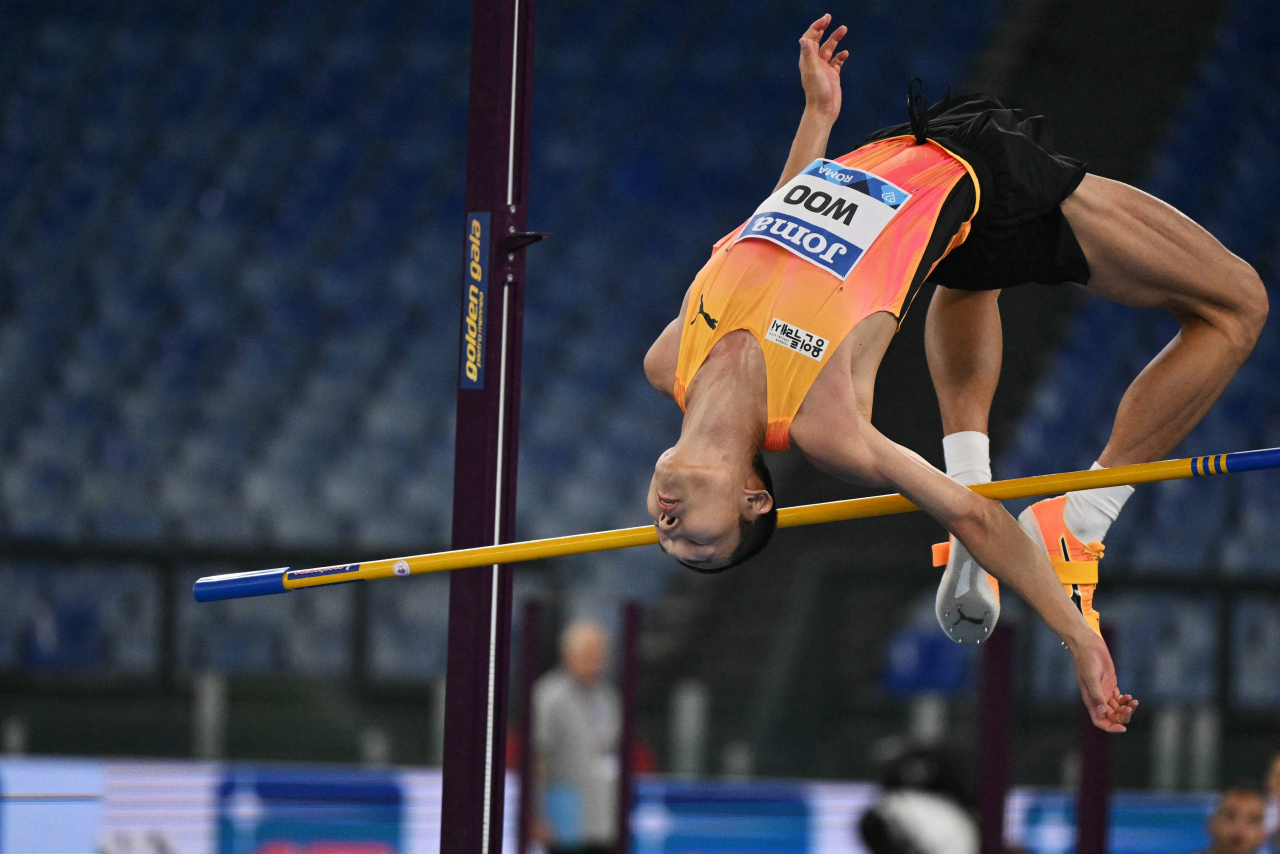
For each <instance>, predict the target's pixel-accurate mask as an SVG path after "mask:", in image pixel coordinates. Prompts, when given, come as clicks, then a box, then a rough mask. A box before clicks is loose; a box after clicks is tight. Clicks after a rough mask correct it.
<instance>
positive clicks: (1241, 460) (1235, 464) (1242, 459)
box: [1226, 448, 1280, 474]
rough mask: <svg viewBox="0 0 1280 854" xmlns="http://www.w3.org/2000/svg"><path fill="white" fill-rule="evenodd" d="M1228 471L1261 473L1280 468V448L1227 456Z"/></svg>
mask: <svg viewBox="0 0 1280 854" xmlns="http://www.w3.org/2000/svg"><path fill="white" fill-rule="evenodd" d="M1226 466H1227V471H1229V472H1231V473H1232V474H1234V473H1235V472H1238V471H1260V470H1262V469H1274V468H1280V448H1263V449H1262V450H1260V451H1239V452H1237V453H1234V454H1227V458H1226Z"/></svg>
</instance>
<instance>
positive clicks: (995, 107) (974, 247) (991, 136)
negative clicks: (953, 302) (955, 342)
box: [861, 95, 1089, 291]
mask: <svg viewBox="0 0 1280 854" xmlns="http://www.w3.org/2000/svg"><path fill="white" fill-rule="evenodd" d="M927 116H928V120H929V121H928V130H927V131H926V133H927V135H928V137H929V138H930V139H932V140H934V141H936V142H938V143H940V144H941V145H943V146H945V147H946V148H948V149H950V150H951V151H954V152H955V153H956V154H958V155H959V156H961V157H963V158H964V159H965V160H967V161H969V164H970V165H971V166H973V171H974V172H975V173H976V174H977V176H978V186H979V188H980V189H981V190H982V194H981V197H980V200H979V205H978V213H977V215H976V216H975V217H974V218H973V224H972V226H971V230H970V232H969V237H968V238H967V239H966V240H965V242H964V243H962V244H961V245H960V246H958V247H956V248H955V249H954V250H953V251H952V252H951V253H950V254H948V255H947V256H946V257H945V258H943V259H942V261H940V262H939V263H938V266H937V267H935V268H934V270H933V273H932V274H930V275H929V276H928V281H930V282H933V283H934V284H939V285H945V286H947V287H949V288H957V289H960V290H967V291H986V290H993V289H996V288H1012V287H1015V286H1017V285H1025V284H1028V283H1031V282H1036V283H1040V284H1046V285H1056V284H1062V283H1064V282H1077V283H1079V284H1082V285H1083V284H1087V283H1088V281H1089V262H1088V261H1087V260H1086V259H1085V256H1084V251H1083V250H1082V249H1081V248H1080V243H1079V242H1078V241H1077V240H1076V235H1075V232H1073V231H1072V230H1071V225H1070V223H1068V222H1067V218H1066V217H1065V216H1063V215H1062V210H1061V208H1060V207H1059V205H1061V204H1062V200H1063V199H1065V198H1066V197H1067V196H1069V195H1071V194H1072V192H1074V191H1075V189H1076V187H1078V186H1079V185H1080V182H1081V181H1082V180H1084V175H1085V165H1084V164H1083V163H1081V162H1080V161H1079V160H1075V159H1074V158H1071V157H1066V156H1064V155H1061V154H1058V153H1057V152H1055V151H1054V150H1053V144H1052V143H1051V142H1050V140H1049V133H1048V130H1047V129H1046V128H1045V125H1044V116H1027V115H1026V114H1025V113H1023V112H1022V111H1021V110H1010V109H1007V108H1005V106H1004V105H1003V104H1001V103H1000V102H999V101H998V100H996V99H995V98H993V97H991V96H990V95H967V96H963V97H959V98H947V99H945V100H943V101H941V102H939V103H937V104H934V105H933V106H932V107H930V108H929V111H928V113H927ZM911 133H912V130H911V126H910V125H905V124H904V125H897V126H896V127H891V128H884V129H883V130H878V131H876V132H875V133H873V134H871V135H870V136H868V137H866V138H865V139H863V140H862V143H861V144H862V145H867V144H868V143H872V142H876V141H877V140H881V139H888V138H889V137H893V136H905V135H909V134H911ZM968 184H969V182H968V181H962V182H961V185H962V186H959V187H957V189H958V190H961V192H959V193H954V195H956V196H957V197H956V198H955V199H954V200H953V199H950V198H949V199H948V200H947V201H948V204H947V205H945V206H944V211H943V213H944V214H947V213H950V214H951V215H949V216H947V215H944V216H941V217H939V221H938V229H936V230H935V232H943V233H944V234H945V238H946V240H947V241H949V240H950V238H951V236H952V235H954V234H955V233H956V229H957V228H958V227H959V222H955V223H954V224H953V223H952V222H951V221H952V220H955V219H957V217H959V221H961V222H962V221H963V218H964V217H967V216H968V211H971V210H973V202H972V189H971V188H969V187H968V186H967V185H968ZM966 189H967V190H968V193H967V194H966V193H964V192H963V190H966ZM963 195H968V198H969V207H968V209H967V210H966V211H965V212H964V213H963V215H962V216H961V215H960V208H961V207H962V202H961V199H960V196H963ZM953 201H954V204H953ZM948 208H949V209H950V211H948V210H947V209H948ZM947 229H950V230H949V231H948V230H947ZM935 236H937V235H936V234H935ZM932 243H933V241H931V244H932ZM942 245H943V246H945V243H943V244H942ZM931 248H932V246H931ZM926 254H928V253H926ZM925 269H926V270H927V269H928V267H925Z"/></svg>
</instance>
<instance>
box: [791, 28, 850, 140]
mask: <svg viewBox="0 0 1280 854" xmlns="http://www.w3.org/2000/svg"><path fill="white" fill-rule="evenodd" d="M829 26H831V16H830V15H829V14H828V15H823V16H822V17H821V18H819V19H818V20H816V21H814V22H813V24H812V25H810V27H809V29H808V30H806V31H805V34H804V35H803V36H802V37H801V38H800V82H801V83H802V84H804V97H805V107H806V109H809V110H813V111H815V112H816V113H818V114H819V115H821V116H822V117H823V118H825V119H827V120H828V121H831V122H835V120H836V117H837V116H839V115H840V66H842V65H844V61H845V60H846V59H848V58H849V51H847V50H842V51H840V52H839V53H836V45H838V44H839V43H840V39H842V38H844V36H845V33H847V32H849V28H848V27H845V26H839V27H836V28H835V30H833V31H832V33H831V35H830V37H829V38H828V39H827V40H826V42H825V43H824V42H823V41H822V36H823V34H824V33H825V32H826V31H827V27H829Z"/></svg>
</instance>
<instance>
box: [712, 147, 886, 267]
mask: <svg viewBox="0 0 1280 854" xmlns="http://www.w3.org/2000/svg"><path fill="white" fill-rule="evenodd" d="M909 198H911V194H910V193H908V192H907V191H906V190H903V189H902V188H901V187H897V186H894V185H893V184H890V183H889V182H887V181H885V180H883V179H881V178H878V177H876V176H875V175H872V174H871V173H870V172H864V171H862V170H861V169H853V168H851V167H848V166H841V165H840V164H839V163H836V162H835V161H832V160H822V159H819V160H815V161H813V163H811V164H810V165H809V166H808V168H806V169H805V170H804V171H803V172H801V173H800V174H799V175H797V176H796V177H794V178H792V179H791V180H790V181H788V182H787V183H786V184H784V185H782V186H781V187H780V188H778V190H777V191H776V192H775V193H774V194H773V195H771V196H770V197H769V198H767V199H765V200H764V203H763V204H761V205H760V207H758V208H756V212H755V213H754V214H753V215H752V217H751V219H750V220H749V221H748V222H747V224H746V225H745V226H744V227H743V229H742V232H741V234H739V235H738V240H751V239H758V240H768V241H771V242H773V243H776V244H777V245H778V246H781V247H782V248H784V249H786V250H787V251H789V252H792V253H794V254H796V255H798V256H800V257H801V258H803V259H805V260H806V261H808V262H810V263H811V264H814V265H816V266H818V267H821V268H822V269H824V270H826V271H827V272H829V273H831V274H833V275H834V276H836V277H837V278H839V279H845V278H847V277H848V275H849V272H850V271H851V270H853V268H854V266H855V265H856V264H857V263H858V260H859V259H860V258H861V257H862V255H863V253H864V252H866V250H867V249H869V248H870V247H871V244H872V243H873V242H875V239H876V238H877V237H879V236H880V232H882V231H884V229H885V227H886V226H888V224H889V221H890V220H892V219H893V217H894V215H895V214H897V212H898V211H899V210H900V209H901V207H902V205H903V203H905V202H906V201H907V199H909ZM735 242H736V241H735Z"/></svg>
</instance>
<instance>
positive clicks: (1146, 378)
mask: <svg viewBox="0 0 1280 854" xmlns="http://www.w3.org/2000/svg"><path fill="white" fill-rule="evenodd" d="M1062 212H1063V213H1064V214H1065V215H1066V217H1067V221H1068V222H1070V223H1071V228H1072V229H1073V230H1074V231H1075V234H1076V239H1077V240H1079V241H1080V246H1081V248H1082V249H1083V250H1084V254H1085V257H1086V258H1088V260H1089V269H1090V273H1091V277H1090V279H1089V283H1088V290H1089V291H1090V292H1091V293H1094V294H1097V295H1098V296H1101V297H1105V298H1107V299H1109V300H1112V301H1113V302H1118V303H1121V304H1123V305H1129V306H1135V307H1139V308H1159V309H1163V310H1165V311H1167V312H1169V313H1170V314H1171V315H1173V317H1174V318H1175V319H1176V320H1177V321H1178V323H1179V324H1180V325H1181V327H1182V328H1181V330H1180V331H1179V332H1178V334H1177V335H1175V336H1174V338H1173V340H1172V341H1170V342H1169V344H1168V346H1166V347H1165V348H1164V349H1163V350H1162V351H1161V352H1160V354H1159V355H1157V356H1156V357H1155V358H1154V359H1153V360H1152V361H1151V363H1150V364H1148V365H1147V367H1146V368H1144V369H1143V371H1142V373H1140V374H1139V375H1138V377H1137V378H1136V379H1135V380H1134V381H1133V383H1132V384H1131V385H1130V386H1129V389H1128V391H1126V392H1125V395H1124V397H1123V398H1122V399H1121V401H1120V408H1119V410H1118V411H1117V413H1116V420H1115V426H1114V427H1112V430H1111V438H1110V440H1109V441H1108V442H1107V447H1106V449H1105V450H1104V451H1103V453H1102V456H1101V457H1099V460H1098V461H1099V462H1100V463H1101V464H1102V465H1104V466H1118V465H1127V464H1130V463H1143V462H1149V461H1152V460H1158V459H1161V458H1163V457H1165V456H1166V455H1167V454H1168V453H1169V452H1170V451H1172V450H1173V448H1174V447H1176V446H1177V444H1178V443H1179V442H1180V441H1182V439H1183V438H1184V437H1185V436H1186V435H1187V434H1188V433H1189V432H1191V429H1192V428H1193V427H1195V425H1196V424H1197V423H1199V421H1200V419H1201V418H1203V417H1204V414H1205V413H1206V412H1207V411H1208V410H1209V407H1210V406H1212V405H1213V402H1214V401H1215V400H1217V399H1218V395H1220V394H1221V393H1222V390H1223V389H1224V388H1226V385H1227V383H1228V382H1230V380H1231V377H1232V376H1233V375H1234V374H1235V372H1236V369H1237V368H1239V367H1240V365H1242V364H1243V363H1244V361H1245V359H1247V358H1248V356H1249V354H1250V353H1251V352H1252V351H1253V346H1254V344H1255V343H1256V342H1257V340H1258V335H1259V334H1260V333H1261V332H1262V326H1263V324H1264V323H1265V322H1266V318H1267V291H1266V288H1265V286H1264V285H1263V284H1262V281H1261V279H1259V278H1258V274H1257V273H1256V272H1254V270H1253V268H1252V267H1250V266H1249V265H1248V264H1247V263H1246V262H1244V261H1243V260H1241V259H1240V258H1238V257H1237V256H1235V255H1233V254H1232V253H1231V252H1229V251H1228V250H1227V249H1226V247H1224V246H1223V245H1222V244H1221V243H1219V242H1218V241H1217V239H1215V238H1214V237H1213V235H1211V234H1209V232H1207V231H1205V230H1204V229H1203V228H1201V227H1200V226H1199V225H1197V224H1196V223H1194V222H1192V221H1191V219H1189V218H1188V217H1186V216H1184V215H1183V214H1181V213H1180V212H1178V211H1177V210H1176V209H1174V208H1173V207H1172V206H1170V205H1167V204H1165V203H1164V202H1162V201H1160V200H1159V199H1157V198H1155V197H1154V196H1150V195H1148V194H1146V193H1143V192H1142V191H1140V190H1137V189H1135V188H1133V187H1130V186H1128V185H1126V184H1121V183H1119V182H1118V181H1111V180H1108V179H1106V178H1099V177H1097V176H1095V175H1088V176H1086V177H1085V179H1084V181H1083V182H1082V183H1081V184H1080V186H1079V187H1078V188H1077V189H1076V191H1075V192H1074V193H1072V194H1071V196H1069V197H1068V198H1067V199H1066V201H1064V202H1063V203H1062Z"/></svg>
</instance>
